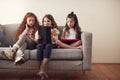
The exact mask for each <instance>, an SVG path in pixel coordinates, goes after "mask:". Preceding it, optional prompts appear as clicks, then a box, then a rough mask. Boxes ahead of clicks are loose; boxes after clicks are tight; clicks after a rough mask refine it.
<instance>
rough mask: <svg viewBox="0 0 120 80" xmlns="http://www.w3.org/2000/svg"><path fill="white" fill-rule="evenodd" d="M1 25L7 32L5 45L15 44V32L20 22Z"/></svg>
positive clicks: (5, 32)
mask: <svg viewBox="0 0 120 80" xmlns="http://www.w3.org/2000/svg"><path fill="white" fill-rule="evenodd" d="M1 27H2V28H3V31H4V34H5V37H4V41H3V45H4V46H6V47H7V46H9V45H13V44H14V43H15V42H16V40H15V32H16V29H17V28H18V24H6V25H1Z"/></svg>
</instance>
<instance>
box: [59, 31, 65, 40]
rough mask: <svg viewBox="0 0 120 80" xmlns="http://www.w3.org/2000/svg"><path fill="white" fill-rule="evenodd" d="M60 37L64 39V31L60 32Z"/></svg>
mask: <svg viewBox="0 0 120 80" xmlns="http://www.w3.org/2000/svg"><path fill="white" fill-rule="evenodd" d="M60 39H65V33H64V31H63V32H62V34H61V37H60Z"/></svg>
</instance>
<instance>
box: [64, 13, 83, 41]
mask: <svg viewBox="0 0 120 80" xmlns="http://www.w3.org/2000/svg"><path fill="white" fill-rule="evenodd" d="M67 18H73V20H74V21H75V24H74V27H73V28H74V30H75V31H76V38H77V39H81V28H80V26H79V23H78V19H77V16H76V14H74V12H71V13H70V14H68V15H67ZM67 18H66V20H67ZM66 32H67V33H68V34H69V27H68V25H67V23H66V24H65V32H64V34H66Z"/></svg>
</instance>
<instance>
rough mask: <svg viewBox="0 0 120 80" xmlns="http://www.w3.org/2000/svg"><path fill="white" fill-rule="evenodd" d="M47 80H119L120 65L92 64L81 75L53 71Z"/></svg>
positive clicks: (11, 79)
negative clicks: (89, 69) (87, 70)
mask: <svg viewBox="0 0 120 80" xmlns="http://www.w3.org/2000/svg"><path fill="white" fill-rule="evenodd" d="M48 75H49V78H48V79H47V80H120V64H92V70H91V71H90V72H86V73H85V74H82V72H79V71H53V72H49V73H48ZM0 80H40V77H35V76H30V77H0Z"/></svg>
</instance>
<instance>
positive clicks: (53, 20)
mask: <svg viewBox="0 0 120 80" xmlns="http://www.w3.org/2000/svg"><path fill="white" fill-rule="evenodd" d="M44 18H48V19H49V20H51V22H52V28H58V26H57V23H56V22H55V19H54V17H53V16H52V15H51V14H46V15H45V16H44V17H43V19H42V24H43V23H44Z"/></svg>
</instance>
